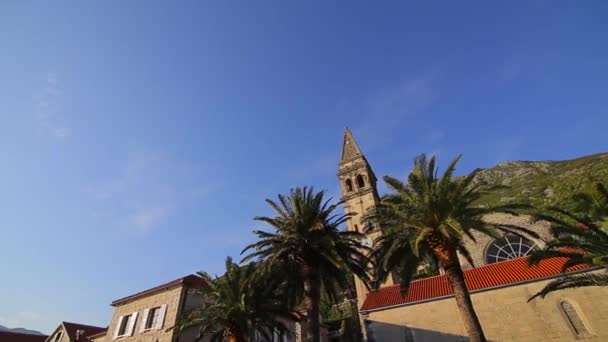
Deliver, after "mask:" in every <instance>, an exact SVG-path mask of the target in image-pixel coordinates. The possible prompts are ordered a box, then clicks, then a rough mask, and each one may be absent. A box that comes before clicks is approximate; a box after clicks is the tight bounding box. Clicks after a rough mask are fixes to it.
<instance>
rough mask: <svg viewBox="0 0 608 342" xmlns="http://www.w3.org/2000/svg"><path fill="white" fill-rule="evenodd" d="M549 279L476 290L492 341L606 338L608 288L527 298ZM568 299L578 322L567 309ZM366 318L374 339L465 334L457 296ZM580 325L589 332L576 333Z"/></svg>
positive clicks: (480, 313) (444, 338) (452, 338)
mask: <svg viewBox="0 0 608 342" xmlns="http://www.w3.org/2000/svg"><path fill="white" fill-rule="evenodd" d="M549 281H550V280H543V281H537V282H534V283H528V284H523V285H516V286H510V287H504V288H499V289H494V290H488V291H484V292H478V293H474V294H472V300H473V305H474V306H475V310H476V311H477V314H478V316H479V319H480V321H481V324H482V326H483V328H484V331H485V334H486V337H487V338H488V341H574V340H577V339H590V340H594V341H608V288H602V287H587V288H578V289H572V290H564V291H559V292H554V293H552V294H550V295H548V296H547V297H546V298H545V299H535V300H533V301H531V302H527V299H528V298H529V297H530V296H531V295H532V294H534V293H536V292H538V291H539V290H540V289H541V288H543V287H544V286H545V284H547V283H548V282H549ZM564 301H566V302H567V303H570V304H569V306H570V307H571V308H572V309H573V310H574V311H575V313H574V315H576V316H578V319H579V322H578V323H575V324H577V325H579V326H577V327H574V326H573V323H571V317H568V316H567V314H566V313H565V312H564V309H563V306H562V305H563V304H562V303H563V302H564ZM571 314H572V313H571ZM365 318H366V322H367V323H366V326H367V329H368V340H370V341H372V340H373V341H408V342H409V341H416V342H420V341H464V340H467V338H466V337H465V336H466V332H465V330H464V327H463V326H462V323H461V319H460V316H459V313H458V311H457V308H456V302H455V301H454V298H447V299H442V300H436V301H430V302H426V303H421V304H415V305H409V306H402V307H398V308H393V309H388V310H382V311H376V312H370V313H368V314H367V316H366V317H365ZM576 319H577V317H574V321H576ZM580 324H582V326H580ZM576 329H579V330H585V329H586V330H587V332H588V333H587V334H582V335H581V334H580V333H579V334H577V332H576ZM583 332H584V331H583Z"/></svg>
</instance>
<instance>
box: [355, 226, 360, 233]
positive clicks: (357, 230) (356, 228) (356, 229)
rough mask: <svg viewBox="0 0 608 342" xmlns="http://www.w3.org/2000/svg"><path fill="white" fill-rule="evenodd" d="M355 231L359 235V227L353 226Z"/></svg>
mask: <svg viewBox="0 0 608 342" xmlns="http://www.w3.org/2000/svg"><path fill="white" fill-rule="evenodd" d="M355 231H356V232H357V233H359V226H357V225H355Z"/></svg>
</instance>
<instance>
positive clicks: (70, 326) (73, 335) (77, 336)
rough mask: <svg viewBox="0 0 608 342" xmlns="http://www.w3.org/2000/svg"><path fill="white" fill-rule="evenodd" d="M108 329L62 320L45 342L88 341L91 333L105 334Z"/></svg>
mask: <svg viewBox="0 0 608 342" xmlns="http://www.w3.org/2000/svg"><path fill="white" fill-rule="evenodd" d="M106 330H107V328H105V327H96V326H93V325H86V324H80V323H71V322H61V323H60V324H59V326H58V327H57V328H55V330H54V331H53V333H52V334H51V335H49V336H48V337H47V338H46V340H45V342H88V341H89V340H90V339H89V336H90V335H96V334H100V333H101V334H105V332H106Z"/></svg>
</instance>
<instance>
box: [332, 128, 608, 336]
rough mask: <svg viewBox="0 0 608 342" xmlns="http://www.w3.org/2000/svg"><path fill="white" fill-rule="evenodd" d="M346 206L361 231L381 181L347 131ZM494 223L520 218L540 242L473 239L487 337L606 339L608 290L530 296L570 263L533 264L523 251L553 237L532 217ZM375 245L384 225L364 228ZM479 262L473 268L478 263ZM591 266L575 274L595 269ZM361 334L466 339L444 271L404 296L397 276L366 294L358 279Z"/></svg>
mask: <svg viewBox="0 0 608 342" xmlns="http://www.w3.org/2000/svg"><path fill="white" fill-rule="evenodd" d="M338 178H339V181H340V187H341V191H342V199H343V200H344V210H345V212H347V213H350V212H354V213H357V215H355V216H353V217H352V218H351V219H350V220H349V222H348V223H347V229H349V230H353V231H359V232H362V227H363V225H362V223H361V215H360V214H361V213H365V212H366V211H367V210H368V209H370V208H373V207H374V206H375V205H377V204H378V202H379V200H380V197H379V194H378V190H377V186H376V182H377V178H376V175H375V174H374V171H373V170H372V167H371V165H370V163H369V161H368V160H367V158H366V157H365V155H364V154H363V153H362V151H361V149H360V148H359V146H358V145H357V142H356V141H355V139H354V137H353V134H352V132H351V131H350V130H349V129H346V131H345V133H344V141H343V144H342V153H341V157H340V162H339V168H338ZM485 219H486V220H488V221H492V222H497V223H512V224H513V223H516V224H518V225H522V226H526V227H528V228H529V229H532V230H534V231H535V232H537V233H538V234H539V235H540V237H541V239H538V240H536V239H533V238H531V237H529V238H523V237H520V236H515V235H505V236H503V237H501V238H500V239H492V238H489V237H487V236H481V235H480V236H478V237H477V236H476V238H477V243H474V242H473V241H468V242H467V244H468V246H467V247H468V249H469V251H471V256H472V258H473V261H474V263H475V265H470V264H469V263H468V262H466V261H465V260H464V259H463V260H461V262H462V265H463V268H464V269H465V272H464V273H465V281H466V284H467V287H468V288H469V290H470V292H471V297H472V301H473V305H474V306H475V309H476V311H477V314H478V316H479V319H480V320H481V324H482V326H483V328H484V332H485V334H486V337H487V338H488V340H489V341H575V340H584V339H589V340H595V341H608V288H600V287H587V288H578V289H573V290H564V291H559V292H555V293H552V294H550V295H548V296H547V297H546V298H545V299H535V300H533V301H530V302H528V298H529V297H530V296H532V295H533V294H535V293H536V292H538V291H539V290H540V289H542V288H543V287H544V286H545V285H546V284H547V283H548V282H550V281H551V279H552V278H555V277H558V276H560V275H561V268H562V266H563V265H564V262H565V260H561V259H553V260H546V261H543V262H541V263H540V264H539V265H537V266H534V267H530V266H528V264H527V258H526V256H527V255H529V254H530V253H531V252H533V251H534V249H536V248H540V247H542V246H543V240H547V239H549V238H550V234H549V226H548V224H546V223H542V222H537V223H532V222H531V221H530V219H529V218H528V217H524V216H510V215H499V214H495V215H490V216H488V217H486V218H485ZM366 234H367V239H366V243H367V244H369V245H371V244H372V243H373V241H374V239H375V238H377V237H378V236H380V234H382V232H381V230H380V229H374V230H373V231H371V232H368V233H366ZM473 266H475V267H473ZM593 271H594V270H593V269H590V268H587V267H583V266H581V267H575V268H572V269H569V272H571V273H580V272H593ZM355 287H356V291H357V302H358V308H359V315H360V319H361V322H362V326H363V335H364V337H365V338H366V339H367V340H368V341H408V342H409V341H417V342H418V341H466V340H467V337H466V333H465V330H464V326H463V325H462V323H461V321H460V316H459V313H458V311H457V308H456V302H455V301H454V299H453V295H452V290H451V288H450V286H449V283H448V282H447V279H446V277H445V276H444V275H438V276H433V277H429V278H424V279H419V280H416V281H413V282H412V283H411V285H410V288H409V290H408V293H407V294H406V295H405V296H402V295H401V294H400V291H399V284H396V283H395V282H394V281H393V280H392V279H389V280H387V281H386V283H384V284H383V285H382V286H381V288H380V289H379V290H377V291H373V292H371V293H370V292H369V291H368V290H367V288H366V287H365V285H363V283H362V282H361V281H360V280H358V279H355Z"/></svg>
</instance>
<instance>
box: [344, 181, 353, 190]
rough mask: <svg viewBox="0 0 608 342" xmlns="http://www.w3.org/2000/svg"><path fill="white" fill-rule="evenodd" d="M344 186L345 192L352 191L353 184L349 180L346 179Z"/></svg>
mask: <svg viewBox="0 0 608 342" xmlns="http://www.w3.org/2000/svg"><path fill="white" fill-rule="evenodd" d="M344 184H346V191H348V192H351V191H353V182H352V181H351V180H350V179H348V178H347V179H346V181H345V182H344Z"/></svg>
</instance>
